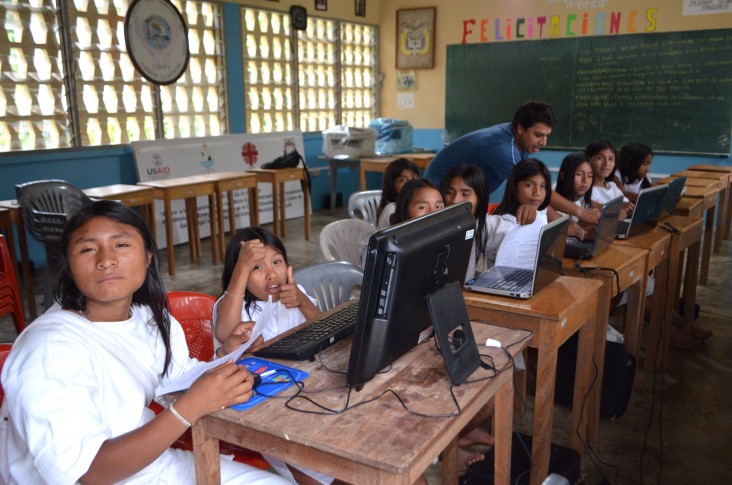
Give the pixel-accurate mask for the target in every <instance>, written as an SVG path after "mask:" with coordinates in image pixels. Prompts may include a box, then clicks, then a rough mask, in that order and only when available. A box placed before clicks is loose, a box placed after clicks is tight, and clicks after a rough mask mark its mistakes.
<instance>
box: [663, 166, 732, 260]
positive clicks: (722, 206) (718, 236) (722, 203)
mask: <svg viewBox="0 0 732 485" xmlns="http://www.w3.org/2000/svg"><path fill="white" fill-rule="evenodd" d="M677 175H686V176H687V177H693V178H700V179H707V180H712V181H715V182H717V187H718V188H719V201H718V202H717V230H716V232H715V235H714V252H715V254H719V251H720V249H721V247H722V240H723V239H724V233H725V230H726V229H725V228H726V227H727V221H728V220H729V216H728V214H727V208H728V206H729V198H730V196H731V195H732V194H730V190H729V185H730V183H731V182H730V180H731V179H732V174H730V173H729V172H711V171H705V170H688V169H687V170H684V171H681V172H678V173H677Z"/></svg>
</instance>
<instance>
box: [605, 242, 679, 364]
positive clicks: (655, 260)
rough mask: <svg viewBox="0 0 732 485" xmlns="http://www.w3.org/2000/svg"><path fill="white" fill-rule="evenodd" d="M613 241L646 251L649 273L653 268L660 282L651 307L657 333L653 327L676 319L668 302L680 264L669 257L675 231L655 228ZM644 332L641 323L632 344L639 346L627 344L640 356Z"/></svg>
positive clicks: (631, 350)
mask: <svg viewBox="0 0 732 485" xmlns="http://www.w3.org/2000/svg"><path fill="white" fill-rule="evenodd" d="M613 244H617V245H620V246H630V247H634V248H638V249H644V250H645V251H646V272H650V271H653V276H654V277H655V282H656V283H655V286H654V290H653V307H652V308H651V318H650V328H651V333H653V329H660V328H661V327H662V326H663V322H664V321H666V320H668V321H671V318H672V312H673V308H669V305H668V302H669V301H670V300H671V298H670V297H669V295H671V294H673V293H671V292H669V289H668V277H669V274H670V273H672V272H673V273H674V274H675V272H676V266H674V267H673V268H671V267H669V262H670V261H671V260H670V258H669V257H668V256H669V246H670V244H671V233H670V232H669V231H666V230H663V229H659V228H654V229H653V230H651V231H647V232H644V233H642V234H638V235H637V236H633V237H631V238H629V239H616V240H615V241H614V243H613ZM674 261H675V264H678V262H677V261H676V259H674ZM642 331H643V325H642V324H641V325H639V326H638V334H637V335H635V336H633V338H632V339H631V342H630V343H632V344H633V345H634V346H635V348H633V349H630V347H629V343H628V342H626V347H628V348H629V350H630V353H631V354H633V355H634V356H636V357H637V356H639V355H640V343H641V333H642ZM646 360H647V359H646ZM646 364H647V362H646ZM647 367H648V366H647Z"/></svg>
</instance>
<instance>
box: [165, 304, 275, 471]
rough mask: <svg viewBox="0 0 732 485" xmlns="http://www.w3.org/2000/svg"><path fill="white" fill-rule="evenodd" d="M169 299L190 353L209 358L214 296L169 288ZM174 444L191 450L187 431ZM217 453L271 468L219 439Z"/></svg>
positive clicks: (256, 457) (189, 434) (211, 340)
mask: <svg viewBox="0 0 732 485" xmlns="http://www.w3.org/2000/svg"><path fill="white" fill-rule="evenodd" d="M168 302H169V303H170V314H171V315H173V317H175V319H176V320H178V322H180V324H181V326H182V327H183V331H184V332H185V334H186V342H187V343H188V351H189V353H190V356H191V357H193V358H195V359H198V360H202V361H208V360H211V357H213V355H214V344H213V331H212V329H211V324H212V322H213V305H214V303H215V302H216V297H215V296H211V295H206V294H204V293H196V292H193V291H169V292H168ZM151 408H153V410H154V411H155V412H156V413H159V412H160V411H162V408H161V407H160V406H159V405H158V404H157V403H155V402H153V403H152V405H151ZM173 446H174V447H176V448H181V449H184V450H193V438H192V437H191V432H190V430H188V431H186V432H185V433H184V434H183V435H182V436H181V437H180V438H178V441H176V442H175V444H174V445H173ZM219 452H220V453H221V454H224V455H234V460H236V461H238V462H241V463H246V464H248V465H251V466H254V467H257V468H261V469H263V470H266V469H268V468H270V464H269V463H268V462H267V460H265V459H264V458H263V457H262V455H260V454H259V453H257V452H254V451H251V450H247V449H246V448H242V447H240V446H236V445H233V444H231V443H226V442H224V441H221V442H219Z"/></svg>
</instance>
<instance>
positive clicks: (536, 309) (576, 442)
mask: <svg viewBox="0 0 732 485" xmlns="http://www.w3.org/2000/svg"><path fill="white" fill-rule="evenodd" d="M600 286H601V284H600V283H599V282H597V281H587V280H584V279H579V278H572V277H569V276H560V277H559V278H558V279H557V280H556V281H554V282H553V283H551V284H549V285H548V286H546V287H545V288H544V289H543V290H541V291H540V292H539V293H537V294H536V295H534V296H533V297H531V298H529V299H526V300H523V299H516V298H509V297H502V296H493V295H486V294H484V293H477V292H472V291H463V298H464V299H465V305H466V306H467V307H468V315H469V316H470V319H471V320H476V321H482V322H486V323H491V324H496V325H502V326H506V327H510V328H517V329H522V330H529V331H531V332H533V336H532V338H531V339H530V340H529V342H528V345H529V347H533V348H536V349H537V350H538V361H537V369H536V392H535V397H534V420H533V425H532V437H533V444H532V449H531V461H532V463H533V467H532V469H531V477H530V478H531V484H532V485H535V484H540V483H541V482H542V481H543V480H544V479H545V478H546V477H547V475H548V474H549V450H550V448H551V441H552V426H553V416H554V383H555V381H556V370H557V352H558V350H559V346H560V345H562V344H563V343H564V342H565V341H566V340H567V339H568V338H569V337H571V336H572V334H574V333H575V332H577V331H579V346H578V350H577V370H576V371H575V381H574V400H573V402H572V419H571V424H570V427H569V430H568V431H569V441H570V446H571V447H572V448H573V449H574V450H575V451H577V452H578V453H580V455H582V454H583V453H584V443H589V444H590V445H591V446H595V445H596V443H597V441H596V439H597V426H598V420H599V416H600V411H599V410H600V408H599V406H600V389H601V388H602V368H600V371H599V374H598V375H599V376H600V377H599V378H598V379H596V380H595V381H594V382H593V376H594V368H593V360H594V361H595V362H596V361H597V357H595V355H594V353H593V348H594V347H595V345H594V343H593V341H594V340H596V339H597V338H598V336H597V335H596V333H597V332H598V331H599V330H600V329H598V326H597V314H598V313H599V312H598V292H599V291H600ZM602 332H603V335H602V337H603V340H604V327H603V330H602ZM603 355H604V349H603ZM522 374H523V373H522ZM519 386H520V387H523V385H522V384H520V385H519ZM521 390H523V389H521ZM585 399H586V402H585Z"/></svg>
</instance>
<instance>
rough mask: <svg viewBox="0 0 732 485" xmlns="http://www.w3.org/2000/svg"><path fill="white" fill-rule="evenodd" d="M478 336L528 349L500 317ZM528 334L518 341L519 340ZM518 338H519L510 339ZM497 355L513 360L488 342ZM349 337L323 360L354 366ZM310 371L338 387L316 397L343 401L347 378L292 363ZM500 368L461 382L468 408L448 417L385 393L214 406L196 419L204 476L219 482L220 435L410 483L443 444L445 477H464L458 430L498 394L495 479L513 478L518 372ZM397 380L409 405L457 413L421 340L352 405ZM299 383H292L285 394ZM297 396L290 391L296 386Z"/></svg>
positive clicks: (435, 357) (325, 467)
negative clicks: (345, 408) (332, 412)
mask: <svg viewBox="0 0 732 485" xmlns="http://www.w3.org/2000/svg"><path fill="white" fill-rule="evenodd" d="M473 332H474V333H475V336H476V340H477V341H483V342H485V340H486V338H495V339H497V340H499V341H500V342H502V344H503V345H504V347H505V346H509V345H510V347H508V350H509V351H510V352H511V353H514V354H517V353H518V352H520V351H522V350H523V348H524V346H525V344H526V340H527V339H528V337H529V335H530V334H529V333H528V332H524V331H521V330H511V329H507V328H502V327H495V326H492V325H481V324H473ZM518 342H520V343H518ZM512 343H515V345H511V344H512ZM480 351H481V353H483V354H486V355H491V356H492V357H493V359H494V363H495V365H496V366H497V368H499V369H502V368H506V367H507V366H510V363H509V362H508V359H507V357H506V355H505V353H504V352H503V351H502V350H501V349H498V348H488V347H481V349H480ZM349 352H350V339H346V340H343V341H341V342H338V343H337V344H335V345H334V346H333V347H331V348H329V349H327V350H325V351H324V352H323V354H322V358H323V360H324V362H327V364H328V366H329V367H331V368H336V369H346V368H347V367H348V358H349ZM286 364H287V365H289V366H295V367H298V368H300V369H302V370H305V371H307V372H309V373H310V376H309V377H308V378H307V379H306V380H305V381H304V384H305V389H306V390H320V389H325V388H331V390H330V391H328V392H322V393H318V394H315V395H313V394H311V395H310V396H309V397H310V398H312V399H313V400H315V401H316V402H318V403H320V404H322V405H324V406H326V407H328V408H330V409H341V408H343V406H344V405H345V403H346V398H347V394H348V390H347V388H345V377H344V376H343V375H342V374H336V373H333V372H328V371H326V370H324V369H323V367H322V366H321V365H320V363H319V362H291V361H288V362H287V363H286ZM489 375H493V372H492V371H488V370H486V369H483V368H478V370H476V371H475V372H474V373H473V375H472V376H471V378H470V380H471V381H474V382H471V383H466V384H463V385H460V386H456V387H454V393H455V397H456V399H457V401H458V403H459V405H460V410H461V412H460V414H459V415H457V416H455V417H449V418H428V417H420V416H416V415H414V414H411V413H409V412H407V411H406V410H404V408H403V407H402V406H401V405H400V404H399V403H398V402H397V400H396V399H395V397H394V396H393V395H390V394H387V395H385V396H382V397H380V398H379V399H377V400H375V401H374V402H371V403H369V404H365V405H362V406H359V407H354V408H352V409H350V410H348V411H347V412H345V413H342V414H338V415H328V416H320V415H314V414H306V413H301V412H297V411H294V410H292V409H288V408H286V407H285V404H284V401H283V400H282V399H268V400H267V401H265V402H263V403H262V404H260V405H258V406H256V407H254V408H252V409H250V410H247V411H246V412H238V411H234V410H231V409H227V410H225V411H221V412H218V413H215V414H212V415H208V416H205V417H203V418H202V419H199V420H198V421H196V423H195V424H194V425H193V451H194V454H195V459H196V483H198V484H199V485H201V484H218V483H220V469H219V463H220V458H219V454H218V449H219V448H218V440H220V439H221V440H225V441H230V442H232V443H236V444H238V445H241V446H244V447H246V448H248V449H252V450H256V451H259V452H262V453H267V454H272V455H276V456H277V457H279V458H281V459H283V460H284V461H286V462H288V463H293V464H297V465H304V466H307V467H309V468H314V469H316V470H317V471H320V472H322V473H327V474H328V475H331V476H333V477H335V478H338V479H340V480H344V481H346V482H348V483H369V484H372V483H374V484H376V483H382V484H389V485H392V484H395V485H411V484H412V483H413V482H414V481H415V480H416V479H417V478H418V477H419V476H420V475H421V474H422V473H423V472H424V470H425V469H426V468H427V467H428V466H429V465H430V464H431V463H432V461H433V460H434V459H435V458H436V457H437V456H438V454H440V453H442V455H443V458H442V465H443V482H442V483H457V437H458V434H459V433H460V431H461V430H462V429H463V428H464V427H465V425H467V424H468V422H469V421H470V420H471V419H472V418H473V417H474V416H475V415H476V414H477V413H478V412H479V411H480V410H482V409H483V408H484V407H485V406H486V405H487V403H488V402H489V401H490V399H491V398H492V397H493V396H495V419H494V421H495V424H496V425H497V426H496V428H495V430H494V433H495V439H496V445H495V450H496V469H495V477H496V483H500V484H508V483H509V480H510V468H511V466H510V462H511V457H510V454H511V427H512V413H513V372H512V370H510V369H509V370H507V371H505V372H501V373H499V374H498V375H496V377H495V378H493V379H485V380H478V379H480V378H484V377H487V376H489ZM387 389H392V390H393V391H394V392H396V393H397V394H398V395H399V396H400V397H401V398H402V399H404V400H405V402H406V404H407V406H409V408H410V409H411V410H413V411H415V412H421V413H425V414H450V413H452V412H454V411H455V405H454V403H453V402H452V397H451V396H450V383H449V379H448V378H447V373H446V371H445V367H444V363H443V359H442V356H441V354H440V353H439V352H438V351H437V350H436V348H435V346H434V345H433V344H432V343H428V344H424V345H419V346H417V347H415V348H414V349H413V350H412V351H411V352H409V353H407V354H406V355H404V356H403V357H402V358H400V359H398V360H397V361H396V362H395V363H394V364H393V365H392V367H391V369H390V370H389V372H386V373H381V374H377V375H376V376H375V377H374V378H373V379H372V380H371V381H369V382H368V383H366V385H365V386H364V388H363V390H362V391H360V392H355V391H354V392H352V393H351V395H350V406H353V405H355V404H356V403H359V402H363V401H366V400H368V399H371V398H374V397H375V396H377V395H379V394H380V393H383V392H384V391H386V390H387ZM288 392H290V393H291V392H292V390H291V389H290V390H286V391H284V393H283V395H287V393H288ZM290 395H291V394H290ZM291 405H292V406H294V407H297V408H298V409H308V410H315V411H322V410H321V409H319V408H315V406H313V405H311V404H308V403H307V402H306V401H305V400H303V399H302V398H298V399H295V400H293V401H292V402H291Z"/></svg>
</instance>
